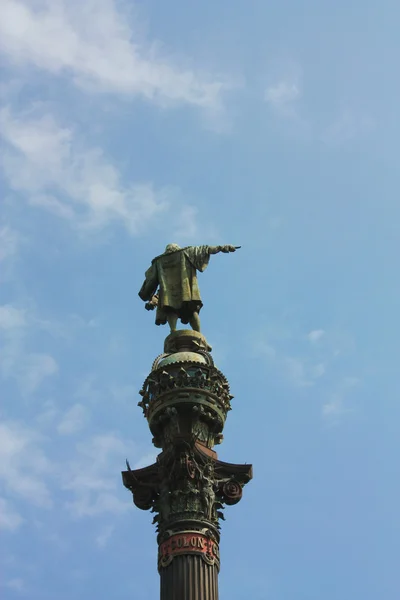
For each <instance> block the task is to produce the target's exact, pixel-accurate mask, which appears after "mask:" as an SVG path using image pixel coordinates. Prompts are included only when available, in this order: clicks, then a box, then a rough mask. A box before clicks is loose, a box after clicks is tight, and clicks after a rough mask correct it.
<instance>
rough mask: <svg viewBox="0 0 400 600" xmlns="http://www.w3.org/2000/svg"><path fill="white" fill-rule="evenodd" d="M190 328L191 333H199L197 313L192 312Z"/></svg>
mask: <svg viewBox="0 0 400 600" xmlns="http://www.w3.org/2000/svg"><path fill="white" fill-rule="evenodd" d="M189 322H190V326H191V328H192V329H193V331H198V332H200V317H199V313H198V312H194V313H193V314H192V316H191V318H190V321H189Z"/></svg>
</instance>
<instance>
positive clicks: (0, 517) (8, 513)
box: [0, 497, 23, 531]
mask: <svg viewBox="0 0 400 600" xmlns="http://www.w3.org/2000/svg"><path fill="white" fill-rule="evenodd" d="M22 523H23V518H22V517H21V515H19V514H18V513H17V512H16V511H15V510H14V509H13V508H12V506H10V503H9V502H8V501H7V500H6V499H5V498H2V497H0V529H6V530H8V531H15V530H16V529H18V527H19V526H20V525H21V524H22Z"/></svg>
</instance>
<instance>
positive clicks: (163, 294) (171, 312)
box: [139, 244, 240, 332]
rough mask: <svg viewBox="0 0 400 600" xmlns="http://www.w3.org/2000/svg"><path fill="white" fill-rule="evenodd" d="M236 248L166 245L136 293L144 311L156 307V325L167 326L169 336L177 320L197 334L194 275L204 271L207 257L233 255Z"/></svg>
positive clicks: (198, 307) (197, 296) (198, 301)
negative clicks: (169, 329) (218, 254)
mask: <svg viewBox="0 0 400 600" xmlns="http://www.w3.org/2000/svg"><path fill="white" fill-rule="evenodd" d="M237 248H240V246H230V245H225V246H187V247H186V248H180V247H179V246H178V245H177V244H168V246H167V247H166V248H165V252H164V254H161V255H160V256H156V258H154V259H153V260H152V262H151V267H150V268H149V269H148V270H147V271H146V275H145V277H146V279H145V281H144V283H143V285H142V287H141V290H140V292H139V296H140V298H141V299H142V300H143V301H145V302H146V305H145V308H146V309H147V310H153V309H154V308H156V307H157V313H156V325H165V323H167V322H168V324H169V326H170V328H171V332H172V331H176V324H177V321H178V319H180V320H181V322H182V323H183V324H186V323H190V326H191V327H192V329H194V330H195V331H200V317H199V312H200V310H201V307H202V306H203V303H202V301H201V297H200V290H199V286H198V283H197V271H200V272H201V273H202V272H203V271H204V270H205V269H206V267H207V265H208V262H209V260H210V255H211V254H217V253H218V252H225V253H226V252H235V250H236V249H237Z"/></svg>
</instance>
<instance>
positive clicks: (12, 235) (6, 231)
mask: <svg viewBox="0 0 400 600" xmlns="http://www.w3.org/2000/svg"><path fill="white" fill-rule="evenodd" d="M19 242H20V236H19V235H18V233H17V232H16V231H15V230H14V229H12V227H10V226H9V225H4V226H3V227H0V262H2V261H4V260H6V259H8V258H11V257H12V256H15V255H16V253H17V250H18V246H19Z"/></svg>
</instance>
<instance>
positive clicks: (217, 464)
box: [122, 330, 252, 600]
mask: <svg viewBox="0 0 400 600" xmlns="http://www.w3.org/2000/svg"><path fill="white" fill-rule="evenodd" d="M210 350H211V349H210V347H209V345H208V343H207V341H206V339H205V337H204V336H203V335H202V334H201V333H199V332H196V331H192V330H182V331H175V332H172V333H171V334H170V335H169V336H168V337H167V338H166V340H165V344H164V353H163V354H160V355H159V356H158V357H157V358H156V359H155V360H154V362H153V366H152V370H151V373H150V374H149V376H148V377H147V378H146V380H145V382H144V384H143V387H142V389H141V390H140V395H141V400H140V402H139V403H138V404H139V406H140V407H141V408H142V410H143V414H144V416H145V418H146V419H147V421H148V425H149V428H150V431H151V432H152V435H153V443H154V445H155V446H156V447H157V448H160V449H161V452H160V454H159V455H158V457H157V461H156V462H155V463H154V464H153V465H150V466H149V467H145V468H143V469H136V470H132V469H131V468H130V467H129V463H128V462H127V467H128V468H127V470H126V471H124V472H123V473H122V479H123V483H124V485H125V487H127V488H128V489H129V490H130V491H131V492H132V496H133V502H134V503H135V505H136V506H137V507H138V508H141V509H142V510H150V511H151V512H152V513H154V518H153V524H155V525H156V530H157V532H158V538H157V539H158V544H159V553H158V570H159V572H160V576H161V600H188V599H189V600H190V599H193V600H218V577H217V575H218V571H219V568H220V558H219V539H220V521H221V520H225V517H224V508H225V506H231V505H233V504H236V503H237V502H239V501H240V499H241V498H242V493H243V487H244V485H245V484H246V483H248V482H249V481H250V479H251V478H252V466H251V465H247V464H244V465H241V464H233V463H226V462H222V461H220V460H218V456H217V453H216V452H215V450H214V449H213V448H214V446H215V445H216V444H220V443H221V441H222V438H223V436H222V431H223V428H224V424H225V420H226V418H227V414H228V412H229V411H230V410H231V401H232V399H233V396H232V395H231V393H230V389H229V384H228V381H227V379H226V377H225V376H224V375H223V374H222V373H221V371H219V369H217V367H216V366H215V364H214V361H213V359H212V356H211V354H210ZM199 586H200V587H199Z"/></svg>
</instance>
